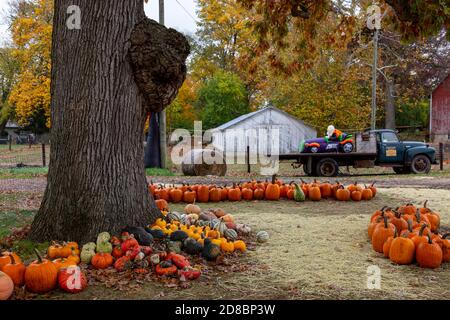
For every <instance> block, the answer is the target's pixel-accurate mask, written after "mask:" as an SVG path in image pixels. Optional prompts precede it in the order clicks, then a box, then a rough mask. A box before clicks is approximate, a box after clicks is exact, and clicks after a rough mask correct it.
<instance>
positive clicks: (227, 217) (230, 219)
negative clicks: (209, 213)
mask: <svg viewBox="0 0 450 320" xmlns="http://www.w3.org/2000/svg"><path fill="white" fill-rule="evenodd" d="M222 221H223V222H234V217H233V215H231V214H229V213H228V214H226V215H224V216H223V217H222Z"/></svg>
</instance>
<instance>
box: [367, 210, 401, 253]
mask: <svg viewBox="0 0 450 320" xmlns="http://www.w3.org/2000/svg"><path fill="white" fill-rule="evenodd" d="M394 234H395V226H394V225H393V224H392V223H389V222H388V219H387V217H386V216H385V217H384V218H383V223H382V224H379V225H378V226H377V227H375V230H374V231H373V234H372V248H373V249H374V250H375V251H376V252H380V253H383V245H384V243H385V242H386V240H387V239H388V238H389V237H392V236H394Z"/></svg>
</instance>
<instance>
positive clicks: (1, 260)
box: [0, 251, 22, 271]
mask: <svg viewBox="0 0 450 320" xmlns="http://www.w3.org/2000/svg"><path fill="white" fill-rule="evenodd" d="M11 257H13V258H14V261H15V262H16V263H22V260H21V259H20V257H19V256H18V255H17V254H15V253H14V252H8V251H5V252H2V254H1V255H0V271H2V269H3V267H4V266H6V265H7V264H9V263H11V262H12V260H11Z"/></svg>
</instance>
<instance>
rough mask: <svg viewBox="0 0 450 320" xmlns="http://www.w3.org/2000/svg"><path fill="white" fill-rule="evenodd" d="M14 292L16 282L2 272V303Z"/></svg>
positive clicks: (0, 289) (0, 273)
mask: <svg viewBox="0 0 450 320" xmlns="http://www.w3.org/2000/svg"><path fill="white" fill-rule="evenodd" d="M13 292H14V282H13V281H12V279H11V278H10V277H9V276H8V275H7V274H6V273H4V272H1V271H0V301H2V300H8V299H9V298H10V297H11V295H12V294H13Z"/></svg>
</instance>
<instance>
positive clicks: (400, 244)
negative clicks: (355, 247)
mask: <svg viewBox="0 0 450 320" xmlns="http://www.w3.org/2000/svg"><path fill="white" fill-rule="evenodd" d="M440 222H441V219H440V214H439V213H438V212H435V211H433V210H431V209H429V208H428V207H427V202H426V201H425V203H424V205H423V206H422V207H416V206H414V205H413V204H406V205H403V206H401V207H398V208H397V209H395V210H393V209H391V208H388V207H384V208H382V209H381V210H377V211H375V212H374V213H373V215H372V217H371V219H370V223H369V227H368V235H369V238H370V239H371V241H372V248H373V249H374V250H375V251H376V252H379V253H383V254H384V256H385V257H386V258H389V259H390V260H391V261H392V262H394V263H396V264H400V265H408V264H412V263H413V262H414V261H416V262H417V264H418V265H419V266H420V267H422V268H432V269H434V268H438V267H439V266H440V265H441V264H442V263H445V262H449V261H450V240H449V239H447V237H448V236H449V235H450V234H444V235H442V234H440V233H439V227H440Z"/></svg>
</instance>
